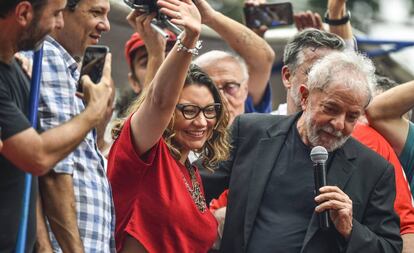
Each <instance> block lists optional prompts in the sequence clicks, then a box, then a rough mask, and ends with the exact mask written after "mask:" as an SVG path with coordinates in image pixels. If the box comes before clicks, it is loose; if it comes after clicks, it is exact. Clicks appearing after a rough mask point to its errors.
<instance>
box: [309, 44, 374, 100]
mask: <svg viewBox="0 0 414 253" xmlns="http://www.w3.org/2000/svg"><path fill="white" fill-rule="evenodd" d="M334 81H336V82H340V83H341V84H343V85H345V86H346V87H347V88H349V89H351V90H353V91H358V92H361V93H363V95H365V96H366V98H367V104H368V102H369V101H370V100H371V97H372V94H373V90H374V89H373V88H374V87H375V84H376V78H375V66H374V64H373V63H372V61H371V60H370V59H368V58H367V57H365V56H363V55H362V54H359V53H356V52H354V51H351V50H346V51H344V52H332V53H330V54H328V55H327V56H325V57H323V58H322V59H320V60H318V61H317V62H316V63H315V64H314V65H313V67H312V68H311V70H310V72H309V74H308V83H307V86H308V89H309V90H313V89H319V90H325V89H327V88H329V86H330V85H332V83H333V82H334Z"/></svg>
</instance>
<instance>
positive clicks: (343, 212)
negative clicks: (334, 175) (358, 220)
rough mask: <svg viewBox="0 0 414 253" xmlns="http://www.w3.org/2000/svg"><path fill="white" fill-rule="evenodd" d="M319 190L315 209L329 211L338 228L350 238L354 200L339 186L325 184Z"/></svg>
mask: <svg viewBox="0 0 414 253" xmlns="http://www.w3.org/2000/svg"><path fill="white" fill-rule="evenodd" d="M319 192H320V194H319V195H318V196H317V197H315V201H316V203H317V204H318V206H316V208H315V211H316V212H318V213H321V212H323V211H329V215H330V217H331V220H332V223H333V224H334V225H335V227H336V230H338V232H339V233H340V234H341V235H342V236H343V237H344V238H345V239H349V236H350V235H351V231H352V200H351V199H350V198H349V197H348V195H346V194H345V193H344V192H343V191H342V190H341V189H339V188H338V187H337V186H324V187H321V188H320V189H319Z"/></svg>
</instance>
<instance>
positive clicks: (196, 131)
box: [174, 84, 217, 156]
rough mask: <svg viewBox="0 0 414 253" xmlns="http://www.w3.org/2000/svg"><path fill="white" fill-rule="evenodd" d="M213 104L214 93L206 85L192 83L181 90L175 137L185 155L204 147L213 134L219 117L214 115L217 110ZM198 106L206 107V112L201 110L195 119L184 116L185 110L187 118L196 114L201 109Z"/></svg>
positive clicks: (176, 111) (176, 115)
mask: <svg viewBox="0 0 414 253" xmlns="http://www.w3.org/2000/svg"><path fill="white" fill-rule="evenodd" d="M213 104H214V98H213V95H212V94H211V92H210V90H209V89H208V88H207V87H206V86H200V85H197V84H192V85H189V86H187V87H185V88H184V89H183V91H182V92H181V96H180V98H179V100H178V106H180V108H181V110H180V109H178V108H176V109H175V123H174V131H175V137H174V139H175V141H176V142H177V143H178V144H179V145H180V146H181V150H180V151H181V153H182V155H183V156H184V155H188V152H190V150H196V149H200V148H202V147H203V145H204V143H205V142H206V141H207V140H208V138H209V137H210V136H211V134H212V131H213V128H214V126H215V124H216V122H217V117H214V115H215V114H216V113H215V112H216V110H215V107H214V105H213ZM189 105H192V106H189ZM197 107H199V108H201V109H203V108H204V113H203V110H201V111H200V112H199V113H198V115H197V116H196V117H195V118H193V119H186V118H185V117H184V115H183V112H184V113H185V114H186V115H187V118H189V116H191V117H193V116H194V115H196V114H197V112H198V111H199V108H197ZM205 115H207V117H206V116H205ZM212 117H214V118H212ZM209 118H211V119H209Z"/></svg>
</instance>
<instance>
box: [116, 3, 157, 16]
mask: <svg viewBox="0 0 414 253" xmlns="http://www.w3.org/2000/svg"><path fill="white" fill-rule="evenodd" d="M124 2H125V3H126V5H128V6H129V7H131V8H132V9H137V10H139V11H141V12H145V13H152V12H157V13H158V6H157V4H156V1H154V0H124Z"/></svg>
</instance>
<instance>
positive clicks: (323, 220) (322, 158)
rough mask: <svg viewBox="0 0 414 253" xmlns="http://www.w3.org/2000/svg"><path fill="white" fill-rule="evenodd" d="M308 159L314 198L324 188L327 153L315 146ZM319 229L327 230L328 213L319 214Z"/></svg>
mask: <svg viewBox="0 0 414 253" xmlns="http://www.w3.org/2000/svg"><path fill="white" fill-rule="evenodd" d="M310 158H311V160H312V162H313V173H314V174H313V175H314V180H315V193H316V196H317V195H319V194H320V192H319V188H321V187H322V186H326V161H327V160H328V151H326V149H325V148H324V147H322V146H316V147H314V148H313V149H312V150H311V153H310ZM318 216H319V227H320V228H321V229H323V230H326V229H328V228H329V213H328V211H323V212H322V213H319V215H318Z"/></svg>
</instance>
